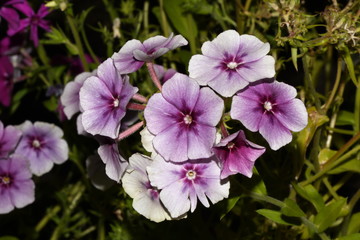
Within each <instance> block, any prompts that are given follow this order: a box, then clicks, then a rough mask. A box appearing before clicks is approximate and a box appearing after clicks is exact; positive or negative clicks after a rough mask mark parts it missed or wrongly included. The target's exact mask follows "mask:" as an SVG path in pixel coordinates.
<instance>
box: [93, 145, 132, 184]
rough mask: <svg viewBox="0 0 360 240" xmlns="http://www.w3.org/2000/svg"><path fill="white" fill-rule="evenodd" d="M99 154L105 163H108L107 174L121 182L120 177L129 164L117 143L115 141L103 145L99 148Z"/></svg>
mask: <svg viewBox="0 0 360 240" xmlns="http://www.w3.org/2000/svg"><path fill="white" fill-rule="evenodd" d="M98 154H99V156H100V158H101V160H102V161H103V163H104V164H105V165H106V167H105V173H106V175H107V176H108V177H109V178H110V179H112V180H114V181H116V182H120V179H121V177H122V176H123V174H124V172H125V170H126V168H127V166H128V165H129V164H128V162H127V161H126V160H125V159H124V158H123V157H122V156H121V155H120V153H119V149H118V146H117V143H116V142H115V143H112V144H104V145H101V146H100V147H99V149H98Z"/></svg>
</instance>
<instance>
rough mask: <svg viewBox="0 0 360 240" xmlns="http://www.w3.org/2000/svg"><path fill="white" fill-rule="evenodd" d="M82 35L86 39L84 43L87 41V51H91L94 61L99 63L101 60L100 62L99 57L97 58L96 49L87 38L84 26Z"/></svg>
mask: <svg viewBox="0 0 360 240" xmlns="http://www.w3.org/2000/svg"><path fill="white" fill-rule="evenodd" d="M80 32H81V37H82V39H83V40H84V43H85V47H86V49H87V51H88V52H89V53H90V56H91V58H92V59H93V60H94V62H95V63H96V64H97V65H99V64H100V62H99V59H98V58H97V56H96V55H95V53H94V51H93V50H92V48H91V46H90V44H89V41H88V40H87V37H86V33H85V29H84V28H82V29H81V31H80Z"/></svg>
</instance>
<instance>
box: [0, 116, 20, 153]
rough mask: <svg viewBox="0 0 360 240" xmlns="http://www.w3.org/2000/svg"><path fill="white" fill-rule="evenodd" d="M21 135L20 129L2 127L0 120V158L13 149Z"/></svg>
mask: <svg viewBox="0 0 360 240" xmlns="http://www.w3.org/2000/svg"><path fill="white" fill-rule="evenodd" d="M20 137H21V131H20V130H19V129H17V128H15V127H13V126H7V127H6V128H4V124H3V123H2V122H1V121H0V158H3V157H7V156H8V155H9V154H10V153H11V152H13V151H14V150H15V147H16V145H17V143H18V142H19V139H20Z"/></svg>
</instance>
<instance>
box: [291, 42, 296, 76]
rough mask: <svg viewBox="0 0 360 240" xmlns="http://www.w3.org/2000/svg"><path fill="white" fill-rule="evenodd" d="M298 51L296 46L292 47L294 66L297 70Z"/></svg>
mask: <svg viewBox="0 0 360 240" xmlns="http://www.w3.org/2000/svg"><path fill="white" fill-rule="evenodd" d="M297 52H298V50H297V48H295V47H293V48H291V60H292V62H293V64H294V67H295V69H296V71H298V65H297Z"/></svg>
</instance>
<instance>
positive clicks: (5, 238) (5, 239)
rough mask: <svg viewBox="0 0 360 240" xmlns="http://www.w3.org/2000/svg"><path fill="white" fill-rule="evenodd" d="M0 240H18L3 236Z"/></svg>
mask: <svg viewBox="0 0 360 240" xmlns="http://www.w3.org/2000/svg"><path fill="white" fill-rule="evenodd" d="M0 240H19V239H18V238H17V237H13V236H3V237H0Z"/></svg>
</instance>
